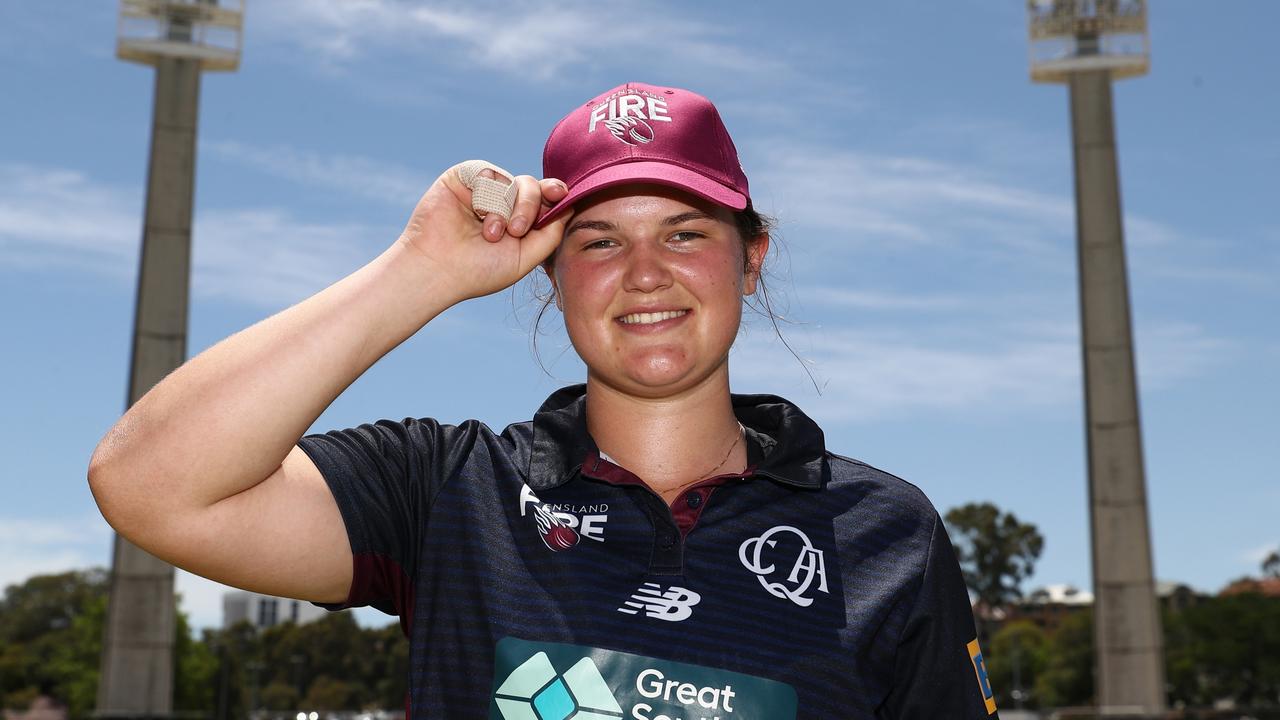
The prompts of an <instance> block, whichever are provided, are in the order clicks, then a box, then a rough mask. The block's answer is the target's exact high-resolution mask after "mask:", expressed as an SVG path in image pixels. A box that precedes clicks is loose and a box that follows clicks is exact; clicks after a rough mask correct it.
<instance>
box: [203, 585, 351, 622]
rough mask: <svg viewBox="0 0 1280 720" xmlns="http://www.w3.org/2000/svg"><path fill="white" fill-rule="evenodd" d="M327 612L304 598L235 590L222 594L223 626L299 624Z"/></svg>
mask: <svg viewBox="0 0 1280 720" xmlns="http://www.w3.org/2000/svg"><path fill="white" fill-rule="evenodd" d="M328 612H329V611H328V610H325V609H324V608H322V607H317V606H315V605H312V604H311V603H309V602H307V601H305V600H291V599H289V598H279V597H274V596H271V595H259V594H258V593H252V592H247V591H245V590H235V591H233V592H228V593H223V595H222V627H223V629H224V630H225V629H226V628H229V627H231V626H232V625H235V624H236V623H238V622H240V621H242V620H247V621H248V622H249V624H250V625H253V626H254V627H255V628H257V629H259V630H265V629H267V628H269V627H274V626H276V625H279V624H280V623H286V622H291V623H295V624H298V625H301V624H304V623H309V622H311V621H312V620H319V619H320V618H322V617H324V616H325V614H327V613H328Z"/></svg>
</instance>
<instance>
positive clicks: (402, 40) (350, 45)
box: [255, 0, 783, 81]
mask: <svg viewBox="0 0 1280 720" xmlns="http://www.w3.org/2000/svg"><path fill="white" fill-rule="evenodd" d="M673 13H679V14H680V16H681V17H680V18H679V20H678V21H673V20H672V14H673ZM255 14H256V17H255V21H257V22H258V23H259V25H260V27H262V28H263V30H264V31H265V32H267V33H269V34H271V35H274V36H276V37H279V38H282V39H284V40H286V41H288V42H292V43H295V44H298V45H302V46H303V47H305V48H307V49H308V50H311V51H314V52H317V53H318V54H319V55H320V56H321V57H322V58H324V59H325V60H327V61H328V62H331V63H342V62H346V61H350V60H353V59H355V58H357V57H359V56H361V55H363V54H366V53H370V52H373V51H375V50H379V51H385V50H394V51H398V52H402V53H410V54H415V55H430V56H432V57H434V58H436V59H437V60H439V61H444V62H448V63H451V64H453V65H455V66H457V67H462V68H466V67H474V66H478V67H481V68H484V69H488V70H493V71H497V72H499V73H503V74H506V75H510V76H512V77H515V78H518V79H535V80H539V81H548V80H551V79H554V78H556V77H559V76H562V75H564V74H565V73H566V72H568V71H569V70H570V68H575V69H578V68H584V67H591V66H595V65H598V64H601V63H602V62H609V61H619V60H626V59H627V58H631V57H642V58H645V59H646V61H647V62H650V63H653V64H665V65H667V66H669V67H672V68H683V69H685V70H686V71H687V70H688V69H689V68H692V67H713V68H727V69H732V70H734V71H735V72H744V73H754V74H763V73H766V72H778V71H780V70H781V69H782V67H783V66H782V65H780V64H779V63H776V62H774V61H772V60H770V59H768V58H767V57H766V55H764V54H761V53H752V52H748V51H747V50H745V49H743V48H741V47H738V46H736V45H735V44H734V43H732V42H730V39H729V38H727V37H726V35H727V33H728V31H727V29H726V27H727V26H726V25H724V24H723V23H715V24H713V23H704V22H699V21H696V20H693V19H691V18H689V17H688V10H687V9H680V10H677V9H675V8H671V9H664V8H661V7H656V6H654V5H652V4H651V5H646V6H645V7H644V8H643V9H642V10H641V11H639V12H637V11H636V8H635V7H633V6H628V5H621V4H618V5H614V4H606V3H599V2H588V1H587V0H569V1H567V2H557V3H554V4H550V3H507V2H500V3H466V4H444V3H438V2H406V1H403V0H281V1H279V2H275V3H267V4H265V5H263V6H262V8H261V9H260V10H257V11H256V13H255Z"/></svg>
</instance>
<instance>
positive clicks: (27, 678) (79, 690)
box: [0, 568, 107, 718]
mask: <svg viewBox="0 0 1280 720" xmlns="http://www.w3.org/2000/svg"><path fill="white" fill-rule="evenodd" d="M106 593H107V574H106V572H105V571H103V570H102V569H99V568H93V569H90V570H81V571H72V572H65V573H59V574H55V575H37V576H34V577H31V578H28V579H27V580H26V581H25V582H22V583H20V584H16V585H10V586H9V587H7V588H5V591H4V596H3V598H0V701H2V702H0V704H2V705H6V706H14V707H20V708H22V707H25V706H26V704H27V703H29V702H30V701H31V699H33V698H34V696H35V695H37V694H46V695H50V696H52V697H54V698H55V699H57V700H60V701H62V702H63V703H65V704H67V706H68V713H69V714H70V716H71V717H73V718H81V717H85V716H87V714H88V713H89V712H90V711H91V710H92V708H93V699H94V693H95V692H96V691H97V678H98V670H97V668H98V662H99V655H100V653H101V647H102V627H103V619H104V617H105V609H106Z"/></svg>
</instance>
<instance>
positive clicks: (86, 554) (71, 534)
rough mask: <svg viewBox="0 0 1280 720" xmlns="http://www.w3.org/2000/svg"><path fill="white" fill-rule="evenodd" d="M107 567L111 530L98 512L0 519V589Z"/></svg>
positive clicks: (109, 554)
mask: <svg viewBox="0 0 1280 720" xmlns="http://www.w3.org/2000/svg"><path fill="white" fill-rule="evenodd" d="M110 564H111V527H110V526H108V525H107V523H106V521H105V520H103V519H102V516H100V515H98V514H97V513H90V514H88V515H85V516H84V517H77V518H65V517H47V518H33V517H22V518H15V517H0V589H2V588H4V587H7V586H9V585H12V584H15V583H21V582H23V581H25V580H26V579H28V578H30V577H32V576H35V575H52V574H55V573H60V572H66V571H68V570H83V569H85V568H89V567H94V566H97V567H107V566H109V565H110Z"/></svg>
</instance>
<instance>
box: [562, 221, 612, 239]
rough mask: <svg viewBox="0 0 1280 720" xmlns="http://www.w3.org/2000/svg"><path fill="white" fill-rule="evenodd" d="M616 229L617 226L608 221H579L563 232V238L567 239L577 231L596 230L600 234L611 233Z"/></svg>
mask: <svg viewBox="0 0 1280 720" xmlns="http://www.w3.org/2000/svg"><path fill="white" fill-rule="evenodd" d="M617 229H618V226H617V225H614V224H613V223H611V222H609V221H608V220H580V221H578V222H576V223H573V224H572V225H570V226H569V229H568V230H566V231H565V233H564V234H565V237H568V236H570V235H572V234H574V233H576V232H578V231H579V230H598V231H600V232H613V231H615V230H617Z"/></svg>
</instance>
